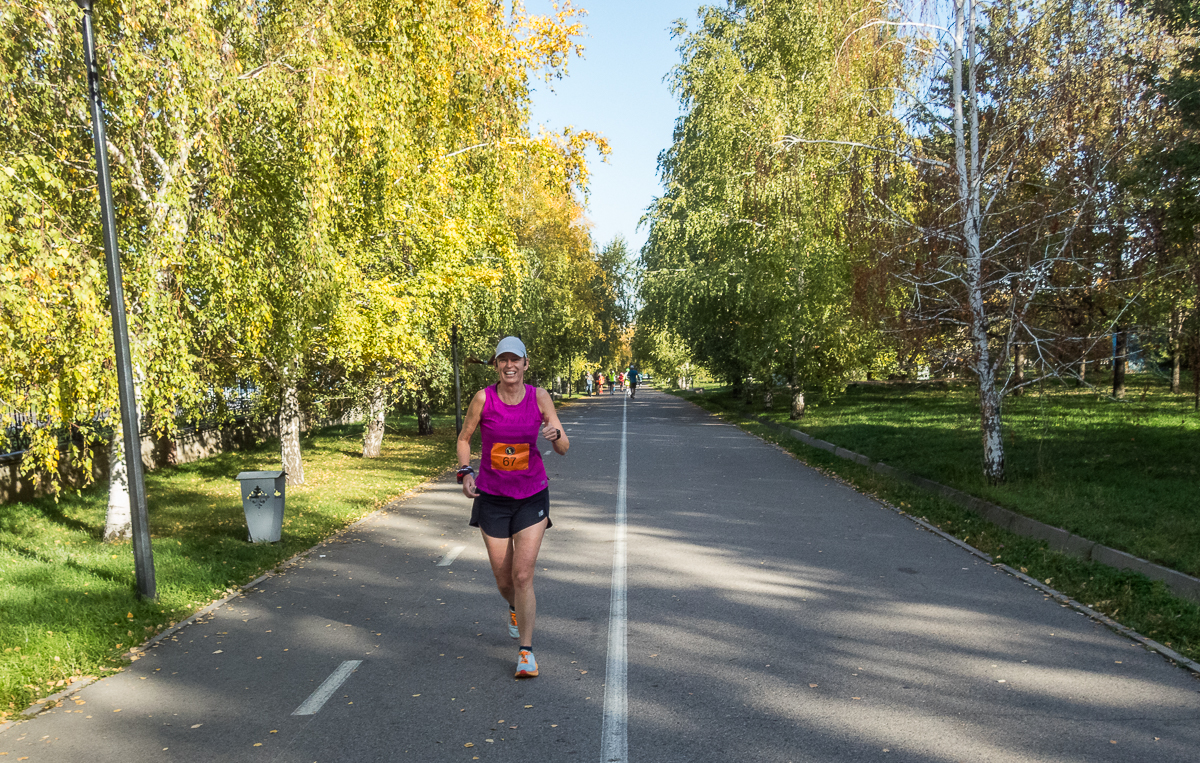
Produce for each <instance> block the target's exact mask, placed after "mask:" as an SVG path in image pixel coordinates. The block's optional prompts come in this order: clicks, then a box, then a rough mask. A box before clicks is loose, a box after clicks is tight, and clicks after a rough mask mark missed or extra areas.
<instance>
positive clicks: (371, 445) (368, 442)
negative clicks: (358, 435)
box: [362, 379, 387, 458]
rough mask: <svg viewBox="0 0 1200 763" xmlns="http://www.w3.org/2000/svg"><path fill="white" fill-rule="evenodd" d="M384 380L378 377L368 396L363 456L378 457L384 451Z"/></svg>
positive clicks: (385, 404)
mask: <svg viewBox="0 0 1200 763" xmlns="http://www.w3.org/2000/svg"><path fill="white" fill-rule="evenodd" d="M386 401H387V396H386V394H385V392H384V387H383V380H382V379H376V380H375V383H374V385H373V386H372V387H371V392H370V396H369V397H368V398H367V431H366V432H365V433H364V435H363V450H362V454H363V458H378V457H379V454H380V453H382V452H383V417H384V413H385V412H386V410H387V402H386Z"/></svg>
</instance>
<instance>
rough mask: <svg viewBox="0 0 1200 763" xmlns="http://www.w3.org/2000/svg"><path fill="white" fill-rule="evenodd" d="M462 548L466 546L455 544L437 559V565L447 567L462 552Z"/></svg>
mask: <svg viewBox="0 0 1200 763" xmlns="http://www.w3.org/2000/svg"><path fill="white" fill-rule="evenodd" d="M464 548H466V546H455V547H454V548H452V549H450V553H448V554H446V555H445V556H443V557H442V558H441V559H439V560H438V563H437V566H439V567H449V566H450V565H451V564H453V563H454V560H455V559H457V558H458V555H459V554H461V553H462V552H463V549H464Z"/></svg>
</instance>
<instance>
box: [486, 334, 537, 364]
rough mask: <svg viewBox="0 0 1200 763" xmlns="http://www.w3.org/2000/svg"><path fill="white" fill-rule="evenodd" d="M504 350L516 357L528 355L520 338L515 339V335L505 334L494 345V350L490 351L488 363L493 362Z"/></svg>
mask: <svg viewBox="0 0 1200 763" xmlns="http://www.w3.org/2000/svg"><path fill="white" fill-rule="evenodd" d="M506 352H511V353H512V354H513V355H516V356H517V357H518V358H524V357H528V356H527V354H526V352H525V343H524V342H522V341H521V340H520V339H517V338H516V337H515V336H506V337H504V338H503V339H501V340H500V344H498V345H496V351H495V352H494V353H492V359H491V360H489V361H488V363H495V362H496V358H498V357H500V356H501V355H503V354H504V353H506Z"/></svg>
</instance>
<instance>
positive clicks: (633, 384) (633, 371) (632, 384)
mask: <svg viewBox="0 0 1200 763" xmlns="http://www.w3.org/2000/svg"><path fill="white" fill-rule="evenodd" d="M641 378H642V375H641V374H640V373H638V370H637V368H636V367H634V366H630V367H629V373H627V374H625V379H626V380H627V381H628V382H629V397H630V399H632V398H633V397H634V395H636V394H637V385H638V381H639V380H640V379H641Z"/></svg>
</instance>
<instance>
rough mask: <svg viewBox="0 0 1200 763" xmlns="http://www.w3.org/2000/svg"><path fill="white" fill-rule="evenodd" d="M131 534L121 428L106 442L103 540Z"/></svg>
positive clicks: (118, 539) (127, 472)
mask: <svg viewBox="0 0 1200 763" xmlns="http://www.w3.org/2000/svg"><path fill="white" fill-rule="evenodd" d="M132 536H133V516H132V515H131V514H130V509H129V469H128V467H127V466H126V464H125V446H124V435H123V430H122V428H121V427H120V426H118V427H117V428H116V429H114V430H113V436H112V439H111V440H110V441H109V443H108V512H107V514H106V515H105V517H104V542H105V543H116V542H117V541H122V540H128V539H129V538H131V537H132Z"/></svg>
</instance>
